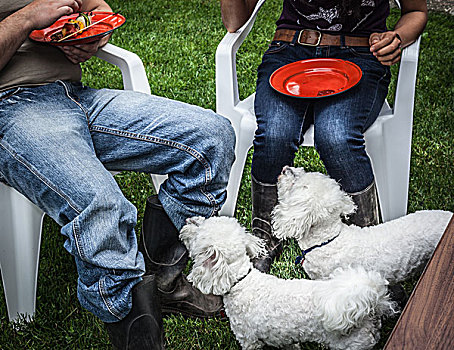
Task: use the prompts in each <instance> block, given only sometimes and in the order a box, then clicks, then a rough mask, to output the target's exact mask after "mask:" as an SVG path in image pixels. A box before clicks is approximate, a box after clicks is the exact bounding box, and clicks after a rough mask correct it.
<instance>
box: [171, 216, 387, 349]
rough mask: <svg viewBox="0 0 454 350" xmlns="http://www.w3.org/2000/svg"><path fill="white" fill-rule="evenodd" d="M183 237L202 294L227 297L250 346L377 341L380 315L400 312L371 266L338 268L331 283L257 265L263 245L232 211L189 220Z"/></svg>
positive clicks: (235, 326)
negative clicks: (270, 271)
mask: <svg viewBox="0 0 454 350" xmlns="http://www.w3.org/2000/svg"><path fill="white" fill-rule="evenodd" d="M186 222H187V224H186V225H185V226H184V227H183V228H182V230H181V233H180V238H181V240H182V241H183V243H184V244H185V245H186V247H187V248H188V250H189V255H190V256H191V257H192V258H193V260H194V265H193V268H192V271H191V273H190V274H189V275H188V279H189V280H190V281H192V282H193V284H194V285H195V286H196V287H197V288H199V289H200V290H201V291H202V292H203V293H213V294H216V295H222V296H223V300H224V305H225V311H226V313H227V316H228V317H229V320H230V326H231V329H232V331H233V333H234V334H235V336H236V338H237V340H238V341H239V343H240V344H241V346H242V348H243V349H249V350H250V349H261V348H263V347H264V346H265V345H268V346H274V347H278V348H283V349H300V348H301V347H300V344H301V343H303V342H308V341H312V342H319V343H323V344H325V345H327V346H329V347H330V348H331V349H349V350H355V349H358V350H360V349H361V350H365V349H370V348H372V347H373V346H374V344H376V342H377V338H378V330H377V328H378V327H379V326H380V316H382V315H384V314H391V313H393V312H394V309H393V307H394V304H393V302H391V301H390V299H389V297H388V295H387V287H386V285H387V282H386V280H385V279H383V278H382V277H381V276H380V275H379V274H378V273H376V272H366V271H365V270H364V269H358V270H356V269H355V270H353V269H345V270H342V271H340V270H339V271H335V273H333V276H332V278H330V279H328V280H324V281H311V280H305V279H301V280H300V279H293V280H285V279H280V278H277V277H276V276H272V275H268V274H264V273H262V272H260V271H259V270H257V269H255V268H253V265H252V262H251V258H253V257H256V256H258V255H260V254H262V253H264V252H265V250H264V248H263V247H264V243H263V241H262V240H261V239H260V238H257V237H255V236H253V235H252V234H250V233H248V232H246V231H245V229H244V228H243V227H242V226H241V225H240V224H239V223H238V222H237V221H236V220H235V219H234V218H230V217H212V218H209V219H205V218H202V217H195V218H191V219H188V220H186Z"/></svg>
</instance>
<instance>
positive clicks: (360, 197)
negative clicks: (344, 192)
mask: <svg viewBox="0 0 454 350" xmlns="http://www.w3.org/2000/svg"><path fill="white" fill-rule="evenodd" d="M349 195H350V196H351V198H352V199H353V202H354V203H355V205H356V207H357V209H356V212H355V213H353V214H352V215H350V216H349V218H348V219H347V220H346V221H347V223H348V224H354V225H356V226H360V227H366V226H373V225H378V224H379V223H381V222H382V219H381V213H380V203H379V200H378V193H377V187H376V185H375V181H374V182H372V183H371V184H370V185H369V186H368V187H366V188H365V189H364V190H363V191H360V192H357V193H352V194H349Z"/></svg>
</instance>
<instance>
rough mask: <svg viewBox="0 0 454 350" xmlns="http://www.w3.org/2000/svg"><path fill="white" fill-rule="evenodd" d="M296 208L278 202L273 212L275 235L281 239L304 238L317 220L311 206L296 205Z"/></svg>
mask: <svg viewBox="0 0 454 350" xmlns="http://www.w3.org/2000/svg"><path fill="white" fill-rule="evenodd" d="M295 208H296V210H288V209H287V208H286V206H284V205H280V204H278V205H277V206H276V207H275V208H274V209H273V211H272V213H271V222H272V226H273V235H274V236H276V237H277V238H279V239H287V238H295V239H297V240H301V239H303V237H304V236H305V235H306V233H307V232H309V230H310V228H311V227H312V224H313V223H314V222H315V221H316V219H317V218H316V217H315V216H314V215H313V213H312V210H311V208H310V207H308V206H305V205H300V206H295Z"/></svg>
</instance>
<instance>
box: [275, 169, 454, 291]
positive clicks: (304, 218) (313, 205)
mask: <svg viewBox="0 0 454 350" xmlns="http://www.w3.org/2000/svg"><path fill="white" fill-rule="evenodd" d="M278 198H279V200H278V204H277V205H276V207H275V208H274V210H273V214H272V216H273V229H274V235H275V236H276V237H278V238H280V239H284V238H295V239H296V240H297V241H298V244H299V246H300V248H301V250H302V251H303V253H302V257H300V259H301V258H302V259H301V260H302V262H304V264H303V267H304V270H305V271H306V273H307V274H308V275H309V277H310V278H312V279H323V278H326V277H328V276H329V275H330V274H331V273H332V272H333V271H334V270H335V269H337V268H339V267H347V266H362V267H364V268H365V269H366V270H367V271H372V270H373V271H377V272H379V273H380V274H381V275H382V276H384V277H385V278H386V279H387V280H388V282H389V283H390V284H395V283H397V282H401V281H403V280H405V279H407V278H408V277H410V275H411V274H412V273H414V272H415V271H417V270H418V269H420V268H423V267H424V265H425V263H426V262H427V261H428V259H429V258H430V256H431V255H432V253H433V251H434V249H435V247H436V245H437V243H438V242H439V240H440V238H441V236H442V235H443V232H444V230H445V228H446V226H447V225H448V222H449V220H450V218H451V216H452V213H450V212H447V211H441V210H425V211H419V212H416V213H413V214H409V215H406V216H404V217H401V218H398V219H396V220H392V221H389V222H386V223H383V224H380V225H377V226H370V227H365V228H361V227H358V226H355V225H350V226H348V225H347V224H345V223H343V222H342V220H341V216H348V215H349V214H352V213H353V212H354V210H355V209H356V208H355V205H354V203H353V201H352V199H351V198H350V196H348V195H347V194H346V193H345V192H343V191H342V190H341V188H340V186H339V184H338V183H337V182H336V181H335V180H333V179H331V178H330V177H328V176H327V175H323V174H320V173H311V172H305V171H304V170H303V169H302V168H292V167H285V168H284V169H283V171H282V174H281V175H280V177H279V180H278Z"/></svg>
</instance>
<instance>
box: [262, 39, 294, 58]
mask: <svg viewBox="0 0 454 350" xmlns="http://www.w3.org/2000/svg"><path fill="white" fill-rule="evenodd" d="M288 46H289V43H288V42H286V41H273V42H271V44H270V46H269V48H268V50H266V51H265V55H271V54H273V53H278V52H281V51H282V50H284V49H286V48H287V47H288Z"/></svg>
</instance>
